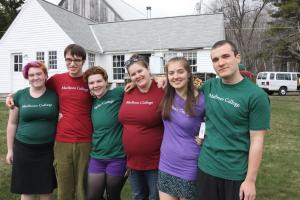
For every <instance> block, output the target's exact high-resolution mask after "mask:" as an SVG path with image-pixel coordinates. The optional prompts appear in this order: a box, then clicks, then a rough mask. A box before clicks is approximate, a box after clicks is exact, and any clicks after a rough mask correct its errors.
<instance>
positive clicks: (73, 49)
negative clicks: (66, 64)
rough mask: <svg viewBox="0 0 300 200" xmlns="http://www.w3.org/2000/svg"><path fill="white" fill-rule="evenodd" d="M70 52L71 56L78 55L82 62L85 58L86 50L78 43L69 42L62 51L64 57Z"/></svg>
mask: <svg viewBox="0 0 300 200" xmlns="http://www.w3.org/2000/svg"><path fill="white" fill-rule="evenodd" d="M68 52H70V53H71V55H72V56H74V55H75V56H78V57H81V58H82V60H83V62H84V61H85V59H86V51H85V50H84V48H83V47H82V46H79V45H78V44H69V45H68V46H67V47H66V48H65V51H64V57H65V58H66V55H67V53H68Z"/></svg>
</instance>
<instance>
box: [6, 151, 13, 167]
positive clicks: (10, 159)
mask: <svg viewBox="0 0 300 200" xmlns="http://www.w3.org/2000/svg"><path fill="white" fill-rule="evenodd" d="M6 163H7V164H9V165H11V164H12V163H13V152H12V151H8V152H7V154H6Z"/></svg>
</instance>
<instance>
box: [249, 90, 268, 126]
mask: <svg viewBox="0 0 300 200" xmlns="http://www.w3.org/2000/svg"><path fill="white" fill-rule="evenodd" d="M249 120H250V122H249V126H250V127H249V128H250V130H268V129H270V100H269V98H268V96H267V95H266V94H265V93H259V95H256V97H255V98H254V99H252V100H251V104H250V113H249Z"/></svg>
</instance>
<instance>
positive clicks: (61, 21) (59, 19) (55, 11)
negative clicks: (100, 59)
mask: <svg viewBox="0 0 300 200" xmlns="http://www.w3.org/2000/svg"><path fill="white" fill-rule="evenodd" d="M37 1H38V2H39V3H40V5H41V6H42V7H43V8H44V9H45V10H46V11H47V12H48V13H49V15H50V16H51V17H52V18H53V19H54V20H55V22H56V23H57V24H58V25H59V26H60V27H61V28H62V29H63V30H64V31H65V32H66V34H67V35H68V36H69V37H70V38H71V39H72V40H73V41H74V42H75V43H76V44H79V45H81V46H82V47H84V48H85V49H87V50H91V51H94V52H99V51H100V49H99V47H98V45H97V43H96V40H95V38H94V36H93V34H92V32H91V30H90V27H89V24H94V22H93V21H91V20H89V19H87V18H84V17H82V16H80V15H77V14H75V13H72V12H70V11H67V10H65V9H63V8H61V7H58V6H56V5H54V4H51V3H49V2H47V1H44V0H37Z"/></svg>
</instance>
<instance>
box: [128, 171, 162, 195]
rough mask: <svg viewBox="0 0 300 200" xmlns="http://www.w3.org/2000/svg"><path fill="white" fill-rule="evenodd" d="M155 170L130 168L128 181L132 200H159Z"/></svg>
mask: <svg viewBox="0 0 300 200" xmlns="http://www.w3.org/2000/svg"><path fill="white" fill-rule="evenodd" d="M157 179H158V171H157V170H146V171H140V170H133V169H132V170H131V173H130V176H129V181H130V186H131V195H132V200H148V199H149V200H159V196H158V189H157Z"/></svg>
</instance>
